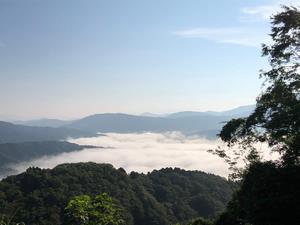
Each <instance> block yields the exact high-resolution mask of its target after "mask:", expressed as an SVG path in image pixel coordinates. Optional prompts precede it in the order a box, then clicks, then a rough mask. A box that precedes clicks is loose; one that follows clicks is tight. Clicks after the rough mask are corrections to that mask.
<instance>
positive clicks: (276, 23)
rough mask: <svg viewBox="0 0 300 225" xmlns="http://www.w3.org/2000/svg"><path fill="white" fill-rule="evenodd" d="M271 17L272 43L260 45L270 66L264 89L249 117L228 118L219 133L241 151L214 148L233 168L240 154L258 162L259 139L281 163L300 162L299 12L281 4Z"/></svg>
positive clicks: (265, 73) (265, 74)
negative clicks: (281, 6)
mask: <svg viewBox="0 0 300 225" xmlns="http://www.w3.org/2000/svg"><path fill="white" fill-rule="evenodd" d="M271 19H272V33H271V35H270V36H271V38H272V40H273V42H272V43H271V45H263V56H268V57H269V62H270V66H271V69H270V70H269V71H262V72H261V77H263V78H264V79H265V82H264V84H265V90H264V91H263V92H262V94H261V95H260V96H259V97H258V98H257V103H256V108H255V110H254V112H253V113H252V114H251V115H250V116H249V117H246V118H239V119H233V120H231V121H229V122H228V123H227V124H226V125H225V126H224V127H223V129H222V130H221V132H220V134H219V136H220V137H221V139H222V140H223V141H225V142H227V144H228V146H229V147H238V148H239V149H240V150H239V151H235V150H233V149H234V148H231V154H229V152H228V151H225V150H222V149H217V150H216V151H214V153H215V154H218V155H219V156H221V157H223V158H225V160H226V161H227V162H229V163H230V166H232V167H233V168H234V167H236V162H237V159H239V158H241V157H242V158H244V160H245V161H246V162H248V163H249V164H251V163H253V162H256V161H259V160H260V159H261V158H260V154H259V151H258V150H257V148H256V147H255V145H256V144H257V143H259V142H261V143H263V142H266V143H268V145H269V147H270V148H271V149H272V150H273V151H275V152H278V153H279V154H280V156H281V157H280V160H281V163H282V164H284V165H287V166H289V165H290V166H291V165H299V163H300V74H299V70H300V68H299V66H300V11H299V9H298V8H295V7H287V6H283V11H282V12H280V13H278V14H276V15H274V16H273V17H272V18H271ZM232 155H233V156H232ZM235 172H239V171H238V170H237V171H235Z"/></svg>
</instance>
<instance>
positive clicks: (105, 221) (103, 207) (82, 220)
mask: <svg viewBox="0 0 300 225" xmlns="http://www.w3.org/2000/svg"><path fill="white" fill-rule="evenodd" d="M65 211H66V215H67V221H68V222H67V224H70V225H76V224H78V225H121V224H124V220H122V219H121V215H120V213H119V211H120V209H119V208H118V207H117V206H116V205H115V204H114V202H113V199H112V198H111V197H109V196H108V195H107V194H106V193H102V194H99V195H96V197H95V198H93V199H92V198H91V197H90V196H88V195H79V196H75V197H73V198H72V199H71V200H70V201H69V202H68V205H67V207H66V208H65Z"/></svg>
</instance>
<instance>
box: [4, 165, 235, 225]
mask: <svg viewBox="0 0 300 225" xmlns="http://www.w3.org/2000/svg"><path fill="white" fill-rule="evenodd" d="M233 188H234V184H232V183H230V182H228V181H227V180H226V179H224V178H221V177H219V176H215V175H212V174H206V173H204V172H199V171H184V170H181V169H178V168H175V169H171V168H166V169H162V170H156V171H153V172H151V173H148V174H146V175H145V174H139V173H135V172H132V173H131V174H130V175H127V174H126V172H125V171H124V170H123V169H115V168H113V167H112V166H111V165H108V164H96V163H76V164H63V165H59V166H57V167H55V168H54V169H51V170H50V169H39V168H30V169H28V170H27V171H26V172H25V173H23V174H20V175H17V176H11V177H8V178H6V179H4V180H2V181H1V182H0V214H6V215H10V214H11V212H14V211H15V210H16V209H19V210H18V211H17V213H16V215H15V217H14V219H13V222H17V221H24V222H25V223H26V224H30V225H59V224H64V223H67V221H68V217H67V215H66V214H65V210H64V209H65V207H66V205H67V203H68V201H69V200H70V199H71V198H73V197H74V196H78V195H79V196H81V195H88V196H96V195H98V194H99V193H107V194H108V195H109V196H111V197H112V198H113V199H114V200H115V201H114V203H115V204H116V205H118V206H119V207H120V209H121V212H120V213H121V216H122V218H123V219H124V220H125V223H126V224H127V225H133V224H135V225H145V224H147V225H169V224H174V223H177V222H180V223H182V222H186V221H189V220H190V219H192V218H197V217H199V216H202V217H206V218H208V217H214V216H215V215H216V214H217V213H218V212H220V211H222V210H224V208H225V205H226V204H227V202H228V201H229V200H230V198H231V195H232V192H233ZM91 201H93V199H91Z"/></svg>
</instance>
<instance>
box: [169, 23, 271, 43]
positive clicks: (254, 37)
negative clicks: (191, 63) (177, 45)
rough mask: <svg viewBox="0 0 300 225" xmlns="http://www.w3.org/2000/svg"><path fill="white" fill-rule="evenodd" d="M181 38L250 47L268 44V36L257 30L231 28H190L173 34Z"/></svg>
mask: <svg viewBox="0 0 300 225" xmlns="http://www.w3.org/2000/svg"><path fill="white" fill-rule="evenodd" d="M174 34H175V35H177V36H180V37H183V38H201V39H205V40H210V41H214V42H216V43H227V44H237V45H244V46H250V47H259V46H260V45H261V44H262V43H266V42H268V36H267V35H266V34H265V32H264V31H261V30H259V29H252V30H250V29H245V28H239V27H232V28H203V27H199V28H191V29H186V30H180V31H176V32H175V33H174Z"/></svg>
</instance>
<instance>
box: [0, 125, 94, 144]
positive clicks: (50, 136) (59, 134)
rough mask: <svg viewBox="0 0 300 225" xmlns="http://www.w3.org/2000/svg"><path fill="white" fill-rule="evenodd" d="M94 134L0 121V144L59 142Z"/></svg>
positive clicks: (70, 129)
mask: <svg viewBox="0 0 300 225" xmlns="http://www.w3.org/2000/svg"><path fill="white" fill-rule="evenodd" d="M95 135H96V134H95V133H93V132H88V131H81V130H77V129H72V128H63V127H61V128H53V127H32V126H23V125H16V124H12V123H7V122H3V121H0V143H18V142H29V141H60V140H64V139H66V138H68V137H73V138H78V137H89V136H95Z"/></svg>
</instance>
